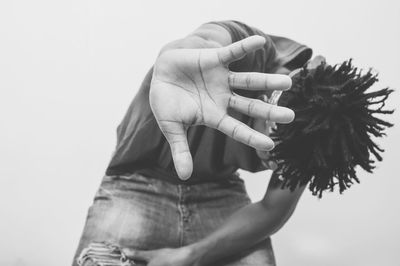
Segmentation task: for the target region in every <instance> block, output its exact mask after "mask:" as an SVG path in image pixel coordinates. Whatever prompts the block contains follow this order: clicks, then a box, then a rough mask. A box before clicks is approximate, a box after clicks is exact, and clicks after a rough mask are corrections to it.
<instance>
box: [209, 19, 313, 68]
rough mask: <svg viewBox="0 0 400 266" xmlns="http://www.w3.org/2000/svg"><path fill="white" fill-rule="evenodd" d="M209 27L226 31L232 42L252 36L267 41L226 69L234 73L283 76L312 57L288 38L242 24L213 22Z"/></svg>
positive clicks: (301, 45)
mask: <svg viewBox="0 0 400 266" xmlns="http://www.w3.org/2000/svg"><path fill="white" fill-rule="evenodd" d="M210 23H212V24H216V25H219V26H221V27H223V28H224V29H226V30H227V31H228V32H229V34H230V36H231V39H232V43H234V42H237V41H240V40H242V39H245V38H247V37H250V36H253V35H260V36H263V37H264V38H265V39H266V42H265V45H264V47H263V49H259V50H257V51H255V52H253V53H250V54H248V55H247V56H246V57H244V58H243V59H241V60H239V61H236V62H234V63H232V64H231V65H230V66H229V68H230V69H231V70H232V71H237V72H247V71H251V72H261V73H285V71H286V72H287V71H289V72H290V71H292V70H294V69H296V68H300V67H302V66H303V65H304V64H305V63H306V62H307V61H308V60H309V59H310V58H311V56H312V50H311V48H309V47H307V46H306V45H303V44H300V43H298V42H296V41H293V40H291V39H288V38H285V37H281V36H274V35H269V34H266V33H264V32H262V31H261V30H259V29H257V28H255V27H251V26H248V25H246V24H244V23H242V22H239V21H234V20H227V21H213V22H210Z"/></svg>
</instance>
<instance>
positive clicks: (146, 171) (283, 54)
mask: <svg viewBox="0 0 400 266" xmlns="http://www.w3.org/2000/svg"><path fill="white" fill-rule="evenodd" d="M211 23H214V24H217V25H219V26H222V27H224V28H225V29H226V30H227V31H228V32H229V34H230V35H231V38H232V42H237V41H239V40H242V39H244V38H247V37H249V36H252V35H261V36H263V37H265V38H266V43H265V45H264V48H263V49H260V50H258V51H256V52H253V53H251V54H249V55H247V56H246V57H245V58H243V59H241V60H240V61H237V62H234V63H232V64H231V65H230V66H229V68H230V69H231V70H232V71H237V72H262V73H277V72H279V73H282V72H285V71H290V70H294V69H296V68H299V67H302V66H303V65H304V64H305V63H306V62H307V61H308V60H309V59H310V58H311V54H312V51H311V49H310V48H308V47H306V46H304V45H301V44H299V43H297V42H295V41H292V40H290V39H287V38H283V37H278V36H272V35H267V34H265V33H263V32H262V31H260V30H258V29H256V28H253V27H249V26H247V25H245V24H243V23H241V22H237V21H222V22H211ZM286 69H287V70H286ZM151 77H152V69H150V71H149V72H148V73H147V75H146V77H145V78H144V81H143V83H142V85H141V87H140V89H139V91H138V93H137V95H136V96H135V98H134V99H133V101H132V103H131V104H130V106H129V109H128V111H127V112H126V114H125V117H124V118H123V120H122V122H121V123H120V125H119V126H118V128H117V147H116V149H115V152H114V154H113V156H112V159H111V162H110V164H109V165H108V168H107V170H106V174H107V175H122V174H127V173H133V172H138V173H141V174H143V175H146V176H151V177H155V178H162V179H167V180H170V181H172V182H177V183H178V182H183V181H180V179H179V178H178V176H177V174H176V171H175V168H174V164H173V160H172V156H171V151H170V147H169V144H168V142H167V141H166V139H165V137H164V135H163V134H162V133H161V131H160V129H159V127H158V125H157V122H156V120H155V118H154V116H153V113H152V111H151V109H150V105H149V89H150V81H151ZM235 92H236V93H239V94H241V95H243V96H247V97H252V98H256V97H257V96H258V95H257V92H254V91H253V92H249V91H243V90H242V91H235ZM229 114H230V115H231V116H233V117H234V118H236V119H238V120H240V121H242V122H243V123H245V124H247V125H249V126H251V127H252V126H253V119H252V118H250V117H248V116H246V115H244V114H241V113H238V112H235V111H232V110H229ZM188 143H189V148H190V152H191V154H192V157H193V174H192V177H191V178H190V179H189V180H188V181H185V182H186V183H199V182H202V181H207V180H215V179H218V178H226V177H229V176H230V175H232V173H234V172H235V171H236V170H237V169H238V168H240V169H244V170H247V171H250V172H257V171H261V170H264V169H265V167H264V166H263V165H262V163H261V160H260V159H259V158H258V156H257V154H256V151H255V149H254V148H252V147H249V146H247V145H245V144H242V143H240V142H237V141H235V140H234V139H232V138H230V137H228V136H226V135H225V134H223V133H221V132H219V131H217V130H215V129H212V128H208V127H205V126H193V127H190V128H189V130H188Z"/></svg>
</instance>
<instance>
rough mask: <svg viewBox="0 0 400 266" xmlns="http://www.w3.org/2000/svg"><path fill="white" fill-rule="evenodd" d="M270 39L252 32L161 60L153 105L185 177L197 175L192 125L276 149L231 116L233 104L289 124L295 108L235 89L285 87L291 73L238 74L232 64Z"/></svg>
mask: <svg viewBox="0 0 400 266" xmlns="http://www.w3.org/2000/svg"><path fill="white" fill-rule="evenodd" d="M264 43H265V39H264V38H263V37H261V36H252V37H249V38H246V39H244V40H242V41H239V42H236V43H233V44H231V45H229V46H226V47H222V48H212V49H174V50H168V51H165V52H163V53H162V54H161V55H160V56H159V57H158V59H157V61H156V64H155V68H154V72H153V78H152V81H151V87H150V106H151V108H152V111H153V113H154V116H155V118H156V120H157V123H158V125H159V127H160V129H161V131H162V132H163V134H164V136H165V137H166V139H167V141H168V142H169V144H170V147H171V151H172V157H173V160H174V164H175V169H176V171H177V174H178V176H179V177H180V178H181V179H187V178H189V177H190V175H191V174H192V170H193V162H192V157H191V154H190V151H189V146H188V142H187V134H186V133H187V129H188V127H190V126H192V125H205V126H208V127H212V128H215V129H217V130H219V131H221V132H223V133H225V134H226V135H228V136H230V137H232V138H234V139H235V140H237V141H240V142H242V143H245V144H247V145H249V146H251V147H254V148H256V149H257V150H270V149H272V148H273V146H274V144H273V142H272V140H271V139H270V138H269V137H268V136H266V135H264V134H262V133H260V132H257V131H256V130H253V129H251V128H249V127H248V126H247V125H245V124H244V123H242V122H240V121H238V120H236V119H234V118H232V117H231V116H229V115H228V108H233V109H235V110H237V111H239V112H242V113H244V114H247V115H249V116H251V117H255V118H259V119H263V120H270V121H274V122H278V123H288V122H291V121H292V120H293V118H294V113H293V112H292V111H291V110H290V109H287V108H283V107H279V106H273V105H270V104H268V103H265V102H263V101H260V100H257V99H251V98H246V97H243V96H240V95H237V94H235V93H234V92H233V91H232V89H244V90H258V91H265V90H285V89H288V88H289V87H290V86H291V80H290V78H289V77H287V76H285V75H278V74H263V73H242V72H240V73H235V72H231V71H229V69H228V65H229V64H230V63H231V62H233V61H236V60H238V59H240V58H242V57H244V56H245V55H246V54H247V53H250V52H253V51H255V50H257V49H259V48H261V47H262V46H263V45H264Z"/></svg>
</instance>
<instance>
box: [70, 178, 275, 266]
mask: <svg viewBox="0 0 400 266" xmlns="http://www.w3.org/2000/svg"><path fill="white" fill-rule="evenodd" d="M249 203H250V199H249V197H248V195H247V192H246V189H245V187H244V182H243V180H242V179H240V177H239V176H238V174H234V175H232V176H231V177H229V178H226V179H223V180H218V181H215V182H206V183H200V184H192V185H187V184H184V183H183V182H182V183H179V184H173V183H171V182H169V181H165V180H160V179H155V178H151V177H147V176H143V175H141V174H138V173H133V174H126V175H114V176H107V175H106V176H104V178H103V180H102V183H101V185H100V188H99V190H98V191H97V193H96V195H95V198H94V202H93V205H92V206H91V207H90V208H89V210H88V215H87V220H86V224H85V227H84V230H83V234H82V237H81V240H80V243H79V245H78V248H77V251H76V254H75V258H74V262H73V265H74V266H77V265H78V264H77V258H78V256H79V255H80V254H81V253H83V252H85V251H83V252H82V250H84V249H85V248H86V247H88V246H89V245H90V244H91V243H95V242H96V243H97V242H106V243H110V244H112V245H115V246H117V247H127V248H134V249H140V250H149V249H158V248H165V247H172V248H174V247H181V246H185V245H188V244H191V243H194V242H196V241H198V240H200V239H202V238H204V237H205V236H207V235H208V234H210V233H212V232H213V231H214V230H216V229H217V228H218V227H219V226H221V225H222V224H223V223H224V221H225V220H226V219H227V218H228V217H229V216H230V215H231V214H232V213H234V212H235V211H237V210H238V209H239V208H241V207H243V206H245V205H247V204H249ZM121 265H122V264H121ZM217 265H219V266H224V265H225V266H228V265H229V266H234V265H235V266H236V265H242V266H253V265H268V266H271V265H275V259H274V254H273V251H272V246H271V241H270V238H266V239H265V240H264V241H262V242H260V243H259V244H257V245H255V246H254V247H251V248H249V249H248V250H243V252H242V253H240V254H237V255H235V256H234V257H231V258H229V259H225V260H224V261H221V262H219V263H218V264H217Z"/></svg>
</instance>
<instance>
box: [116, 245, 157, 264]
mask: <svg viewBox="0 0 400 266" xmlns="http://www.w3.org/2000/svg"><path fill="white" fill-rule="evenodd" d="M122 253H123V254H124V255H125V256H127V257H128V258H129V259H131V260H138V261H144V262H148V261H149V260H151V258H152V257H153V253H154V251H152V250H135V249H131V248H123V249H122Z"/></svg>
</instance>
